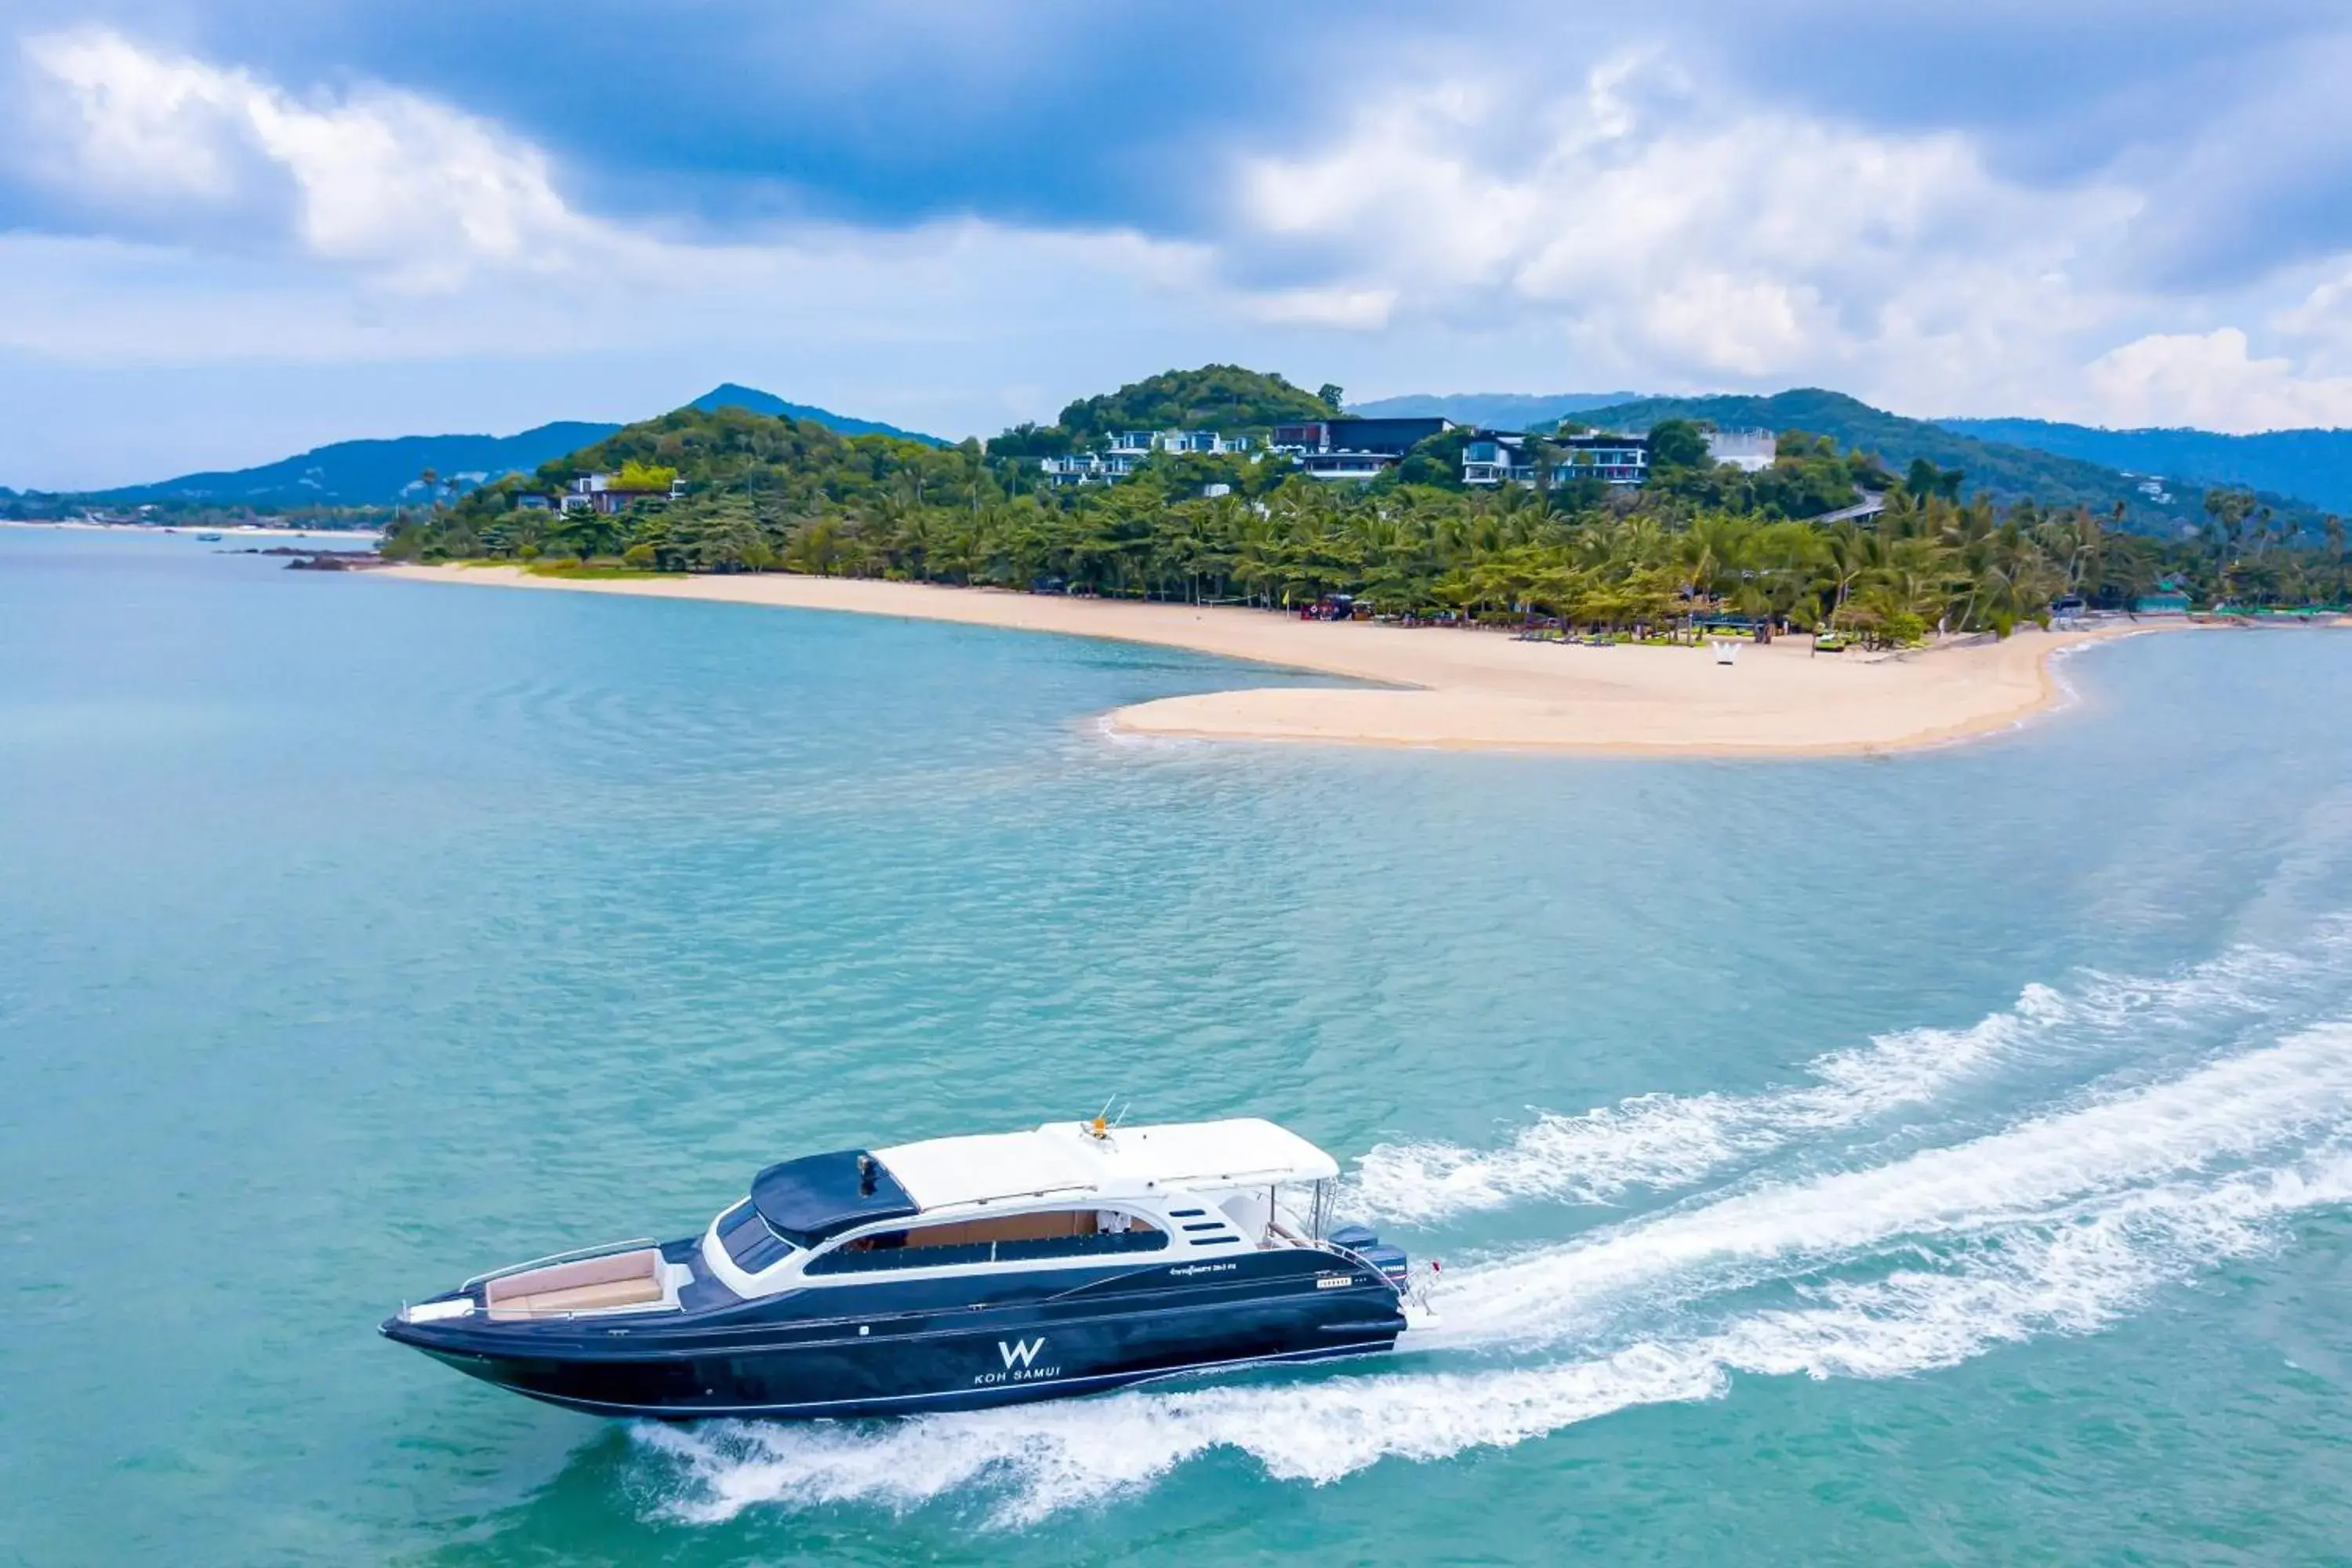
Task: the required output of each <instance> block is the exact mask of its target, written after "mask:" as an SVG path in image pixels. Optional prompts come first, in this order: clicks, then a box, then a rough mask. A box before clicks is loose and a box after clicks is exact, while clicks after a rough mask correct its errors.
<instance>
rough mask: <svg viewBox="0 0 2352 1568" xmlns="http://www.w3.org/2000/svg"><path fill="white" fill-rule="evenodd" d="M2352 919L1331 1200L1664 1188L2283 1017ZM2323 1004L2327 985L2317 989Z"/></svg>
mask: <svg viewBox="0 0 2352 1568" xmlns="http://www.w3.org/2000/svg"><path fill="white" fill-rule="evenodd" d="M2347 953H2352V924H2347V923H2344V922H2336V923H2331V924H2329V925H2326V926H2324V927H2322V928H2321V930H2320V931H2319V932H2318V933H2317V935H2316V937H2315V941H2314V942H2312V943H2311V944H2310V946H2309V947H2308V948H2307V949H2305V950H2301V951H2296V952H2273V951H2267V950H2263V949H2259V948H2252V947H2247V948H2238V949H2234V950H2232V951H2231V952H2225V953H2223V954H2221V956H2220V957H2218V958H2214V959H2212V960H2210V961H2209V962H2207V963H2201V964H2199V965H2197V966H2195V967H2194V968H2191V969H2189V970H2187V971H2185V972H2183V973H2179V974H2174V975H2165V976H2157V977H2141V976H2130V975H2109V974H2104V973H2096V972H2092V973H2084V975H2082V976H2081V977H2080V979H2079V981H2078V983H2077V984H2075V985H2074V987H2073V988H2072V989H2070V990H2064V991H2062V990H2059V989H2056V988H2053V987H2052V986H2048V985H2041V984H2034V985H2029V986H2027V987H2026V988H2025V990H2024V992H2023V994H2021V995H2020V996H2019V997H2018V999H2017V1002H2016V1004H2015V1005H2013V1006H2011V1007H2010V1008H2009V1009H2008V1010H2006V1011H2003V1012H2000V1013H1995V1014H1993V1015H1992V1016H1990V1017H1987V1018H1984V1019H1982V1020H1980V1021H1979V1022H1978V1023H1976V1024H1974V1025H1972V1026H1969V1027H1967V1028H1960V1029H1934V1028H1923V1029H1906V1030H1903V1031H1901V1032H1900V1033H1896V1034H1889V1035H1881V1036H1879V1037H1875V1038H1874V1039H1873V1040H1871V1041H1870V1043H1869V1044H1868V1045H1866V1046H1862V1047H1854V1048H1853V1049H1848V1050H1841V1051H1832V1052H1830V1053H1828V1054H1827V1055H1824V1056H1821V1057H1817V1058H1814V1059H1813V1060H1812V1061H1811V1062H1810V1063H1808V1064H1807V1067H1806V1072H1807V1079H1808V1081H1806V1082H1803V1083H1801V1084H1798V1085H1795V1086H1792V1087H1790V1088H1787V1089H1775V1090H1769V1091H1767V1092H1765V1093H1762V1094H1755V1095H1728V1094H1698V1095H1675V1094H1645V1095H1639V1096H1636V1097H1634V1098H1633V1099H1630V1100H1622V1101H1620V1102H1618V1103H1617V1104H1615V1105H1608V1106H1601V1107H1599V1108H1597V1109H1595V1110H1587V1111H1583V1112H1581V1113H1579V1114H1577V1115H1573V1116H1565V1115H1560V1114H1558V1113H1556V1112H1551V1111H1543V1112H1539V1113H1538V1116H1537V1118H1536V1120H1535V1122H1534V1124H1533V1125H1531V1126H1529V1127H1528V1128H1526V1129H1525V1130H1524V1131H1521V1132H1519V1133H1518V1134H1517V1136H1515V1137H1513V1138H1512V1139H1511V1140H1510V1142H1507V1144H1505V1145H1504V1146H1503V1147H1501V1148H1499V1149H1494V1150H1476V1149H1469V1148H1465V1147H1463V1146H1461V1145H1459V1144H1454V1143H1439V1142H1417V1143H1383V1144H1380V1145H1378V1146H1376V1147H1374V1148H1373V1149H1372V1150H1371V1151H1370V1152H1369V1153H1367V1154H1366V1155H1365V1156H1364V1157H1363V1159H1362V1161H1361V1162H1360V1165H1359V1168H1358V1170H1357V1171H1356V1173H1354V1179H1353V1181H1352V1183H1351V1184H1350V1187H1349V1191H1348V1192H1347V1194H1345V1195H1344V1197H1343V1200H1342V1206H1343V1208H1344V1209H1345V1210H1346V1211H1347V1212H1348V1213H1349V1217H1351V1218H1353V1217H1364V1218H1372V1219H1379V1220H1385V1221H1389V1222H1392V1223H1394V1222H1401V1223H1404V1224H1408V1225H1431V1224H1434V1223H1437V1222H1439V1221H1442V1220H1445V1219H1449V1218H1452V1217H1454V1216H1456V1215H1463V1214H1468V1213H1475V1212H1477V1211H1479V1210H1484V1209H1496V1208H1503V1207H1506V1206H1508V1205H1512V1204H1516V1203H1520V1202H1523V1201H1526V1200H1528V1199H1531V1198H1538V1199H1549V1200H1552V1201H1555V1202H1559V1203H1574V1204H1605V1203H1612V1202H1615V1201H1617V1200H1619V1199H1621V1198H1622V1197H1624V1196H1625V1195H1626V1194H1630V1193H1633V1192H1637V1191H1643V1190H1647V1191H1659V1192H1668V1191H1673V1190H1675V1189H1676V1188H1679V1187H1685V1186H1688V1185H1691V1184H1694V1183H1696V1182H1699V1181H1702V1180H1704V1179H1706V1177H1708V1176H1710V1175H1714V1174H1717V1173H1720V1172H1722V1171H1724V1170H1726V1169H1727V1168H1730V1167H1733V1166H1736V1165H1738V1164H1741V1163H1746V1162H1748V1161H1751V1160H1754V1159H1756V1158H1758V1157H1759V1156H1762V1155H1766V1154H1770V1153H1773V1152H1777V1151H1779V1150H1781V1149H1783V1148H1786V1147H1788V1146H1789V1145H1790V1144H1792V1143H1796V1142H1800V1141H1802V1140H1807V1139H1813V1138H1818V1137H1820V1136H1821V1135H1822V1134H1824V1133H1829V1132H1834V1131H1843V1130H1845V1129H1849V1128H1856V1127H1862V1126H1865V1125H1867V1124H1868V1123H1870V1122H1871V1121H1874V1120H1876V1119H1878V1118H1880V1117H1883V1116H1885V1115H1887V1114H1888V1113H1890V1112H1893V1111H1895V1110H1904V1109H1906V1108H1909V1107H1915V1106H1924V1105H1928V1104H1932V1103H1933V1102H1935V1101H1936V1100H1937V1099H1938V1098H1939V1097H1940V1096H1943V1095H1945V1094H1948V1093H1949V1092H1950V1091H1952V1090H1953V1089H1957V1088H1958V1087H1959V1086H1961V1085H1963V1084H1965V1083H1968V1082H1969V1080H1971V1079H1990V1078H1992V1077H1995V1076H1996V1075H1998V1074H2000V1072H2002V1071H2004V1070H2011V1069H2019V1068H2032V1067H2035V1066H2038V1065H2041V1064H2043V1063H2047V1062H2051V1061H2054V1060H2062V1059H2063V1060H2068V1061H2082V1060H2085V1059H2096V1058H2098V1057H2099V1056H2101V1055H2102V1054H2114V1055H2122V1054H2124V1053H2126V1052H2128V1053H2129V1055H2130V1057H2131V1058H2134V1059H2137V1060H2147V1059H2151V1058H2153V1059H2158V1060H2160V1059H2162V1058H2164V1056H2165V1055H2167V1054H2168V1052H2167V1050H2166V1047H2167V1046H2168V1044H2175V1043H2178V1044H2193V1043H2195V1042H2197V1041H2199V1040H2201V1039H2208V1038H2210V1037H2212V1035H2213V1034H2214V1033H2215V1032H2216V1031H2217V1030H2221V1029H2228V1028H2231V1027H2244V1026H2247V1025H2250V1024H2256V1023H2260V1022H2262V1021H2263V1020H2266V1019H2273V1018H2279V1017H2284V1016H2294V1014H2295V1013H2296V1012H2297V1011H2298V1010H2299V1009H2301V1008H2303V1007H2305V1006H2307V1005H2309V1004H2310V1003H2311V1002H2313V1001H2314V1000H2315V999H2318V998H2317V996H2316V995H2315V994H2317V993H2321V992H2324V991H2339V992H2340V989H2341V984H2342V980H2343V969H2342V963H2343V961H2344V958H2345V955H2346V954H2347ZM2325 999H2326V1000H2327V1001H2335V1000H2336V999H2337V997H2336V996H2334V995H2329V996H2326V998H2325Z"/></svg>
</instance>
